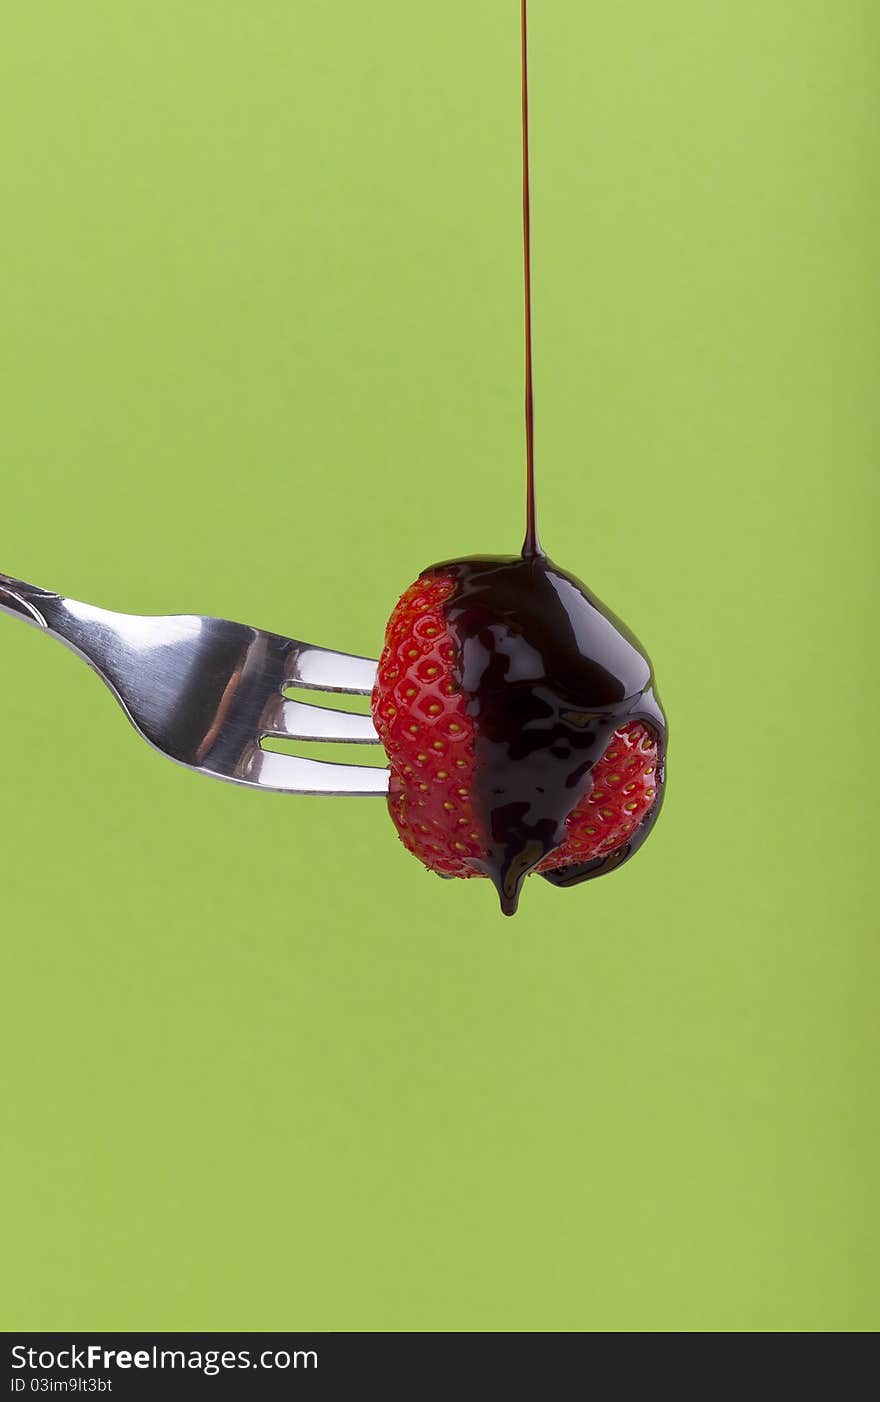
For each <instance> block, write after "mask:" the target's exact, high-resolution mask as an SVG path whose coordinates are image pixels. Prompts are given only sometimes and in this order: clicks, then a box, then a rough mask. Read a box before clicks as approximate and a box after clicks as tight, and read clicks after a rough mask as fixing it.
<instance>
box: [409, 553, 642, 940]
mask: <svg viewBox="0 0 880 1402" xmlns="http://www.w3.org/2000/svg"><path fill="white" fill-rule="evenodd" d="M428 573H437V574H443V575H451V576H452V577H453V578H454V579H455V581H456V590H455V593H454V595H452V597H451V598H450V599H449V600H448V602H447V603H446V605H445V609H446V615H447V618H448V619H449V622H450V625H451V627H452V629H453V631H454V633H455V635H456V637H457V638H458V640H459V644H460V658H459V664H458V666H459V669H460V676H459V677H458V681H459V684H460V686H461V689H462V691H463V693H464V694H465V696H466V697H467V698H468V711H469V714H470V715H471V716H472V717H473V720H474V735H475V751H476V753H475V759H476V765H475V770H476V772H475V781H474V782H475V786H476V793H475V800H476V804H477V806H478V809H479V811H480V814H481V818H482V821H483V827H484V831H485V833H486V836H487V844H488V846H487V853H486V857H485V860H484V861H483V862H482V863H481V866H482V870H483V871H484V872H485V874H486V875H487V876H489V877H491V879H492V880H493V881H494V883H495V886H496V888H497V890H498V894H499V897H500V900H501V908H502V910H503V911H504V913H505V915H513V913H514V912H515V910H516V907H517V902H518V900H519V892H520V889H521V887H522V883H523V881H524V880H525V877H526V876H527V875H528V874H529V872H530V871H533V870H534V868H535V867H536V866H537V865H538V863H539V862H540V861H541V860H542V859H543V858H544V857H545V856H546V855H547V854H548V853H549V852H552V851H553V849H554V848H555V847H558V846H559V845H560V843H561V842H563V841H564V839H565V820H566V818H567V817H568V815H569V813H570V812H571V811H572V809H573V808H574V807H575V805H576V804H577V803H578V801H579V800H580V799H581V798H582V797H583V795H584V794H585V793H587V792H588V791H589V788H590V785H591V778H590V773H591V770H592V768H593V766H594V765H595V764H596V762H597V760H599V759H600V758H601V757H602V755H603V754H604V752H605V750H606V748H607V746H608V744H609V742H610V740H611V736H612V735H613V733H614V731H615V730H616V729H617V728H618V726H620V725H623V724H624V723H625V722H627V721H641V722H642V723H643V724H645V725H648V726H649V727H650V728H651V729H652V730H653V731H654V732H655V733H656V734H657V736H658V739H659V741H660V763H659V766H658V788H657V798H656V800H655V802H654V805H653V808H652V810H651V812H650V813H649V814H648V816H647V817H646V818H645V820H644V821H643V823H642V824H641V826H640V827H639V828H638V829H637V831H636V833H635V834H634V835H633V837H632V838H631V839H630V841H629V842H628V843H626V844H625V845H624V846H623V847H622V848H619V849H618V850H617V851H615V852H613V853H611V854H610V855H608V856H607V857H599V858H596V859H594V860H593V861H590V862H584V863H581V864H579V865H577V866H570V867H565V868H562V869H561V870H559V871H554V872H550V873H548V874H547V879H548V880H549V881H552V882H553V884H554V885H557V886H570V885H575V884H577V883H578V882H580V881H586V880H588V879H589V878H590V877H593V876H599V875H601V874H603V873H604V872H606V871H611V870H613V869H614V868H615V867H617V866H619V865H620V864H621V862H623V861H625V860H626V859H627V858H628V857H629V856H631V855H632V853H633V852H634V851H635V850H636V848H637V847H638V846H639V845H640V844H641V842H643V841H644V839H645V837H646V836H647V833H648V831H649V829H650V826H651V824H652V823H653V821H654V819H655V818H656V815H657V811H658V809H659V807H660V801H661V798H662V785H663V757H664V754H665V735H666V723H665V719H664V716H663V712H662V710H661V709H660V705H659V703H658V701H657V699H656V697H655V695H654V689H653V674H652V669H651V664H650V662H649V661H648V658H647V657H646V656H645V653H644V651H643V649H642V647H641V645H640V643H639V642H638V640H637V639H636V638H635V637H634V636H633V635H632V633H630V631H629V629H628V628H627V627H626V626H625V624H623V623H622V622H621V621H620V619H618V618H615V616H614V614H612V613H611V612H610V611H609V610H608V609H606V608H605V607H604V605H603V604H602V603H600V601H599V600H598V599H597V598H596V597H595V596H594V595H593V594H591V593H590V591H589V590H588V589H587V588H586V586H585V585H583V584H582V583H581V582H580V580H578V579H575V578H574V576H573V575H570V574H568V573H567V572H566V571H565V570H561V569H559V568H558V567H557V566H556V565H554V564H553V563H552V561H550V560H548V559H547V558H546V556H543V555H541V556H534V555H527V556H523V557H520V556H490V557H486V558H473V559H466V560H453V561H450V562H448V563H445V564H441V565H435V566H433V567H432V569H431V570H430V571H428Z"/></svg>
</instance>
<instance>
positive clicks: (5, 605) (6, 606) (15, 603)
mask: <svg viewBox="0 0 880 1402" xmlns="http://www.w3.org/2000/svg"><path fill="white" fill-rule="evenodd" d="M60 602H61V595H60V594H53V593H52V591H51V589H40V588H39V587H38V586H37V585H36V584H25V582H24V580H23V579H15V578H14V577H13V576H12V575H9V574H2V573H0V612H2V613H8V614H9V615H10V617H12V618H23V619H24V620H25V622H26V623H31V624H33V626H34V627H35V628H41V629H44V630H45V631H47V632H49V631H51V626H52V625H51V623H50V621H49V618H48V617H47V613H48V609H47V605H51V604H52V603H60Z"/></svg>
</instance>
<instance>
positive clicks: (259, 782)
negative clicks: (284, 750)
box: [221, 746, 388, 794]
mask: <svg viewBox="0 0 880 1402" xmlns="http://www.w3.org/2000/svg"><path fill="white" fill-rule="evenodd" d="M221 777H224V778H226V777H228V778H231V779H232V780H233V781H234V782H236V781H237V782H238V783H240V784H247V785H248V787H249V788H253V789H275V790H276V791H277V792H280V793H301V794H385V793H387V792H388V770H387V769H379V768H377V767H374V766H372V765H367V764H333V763H331V762H330V761H328V760H321V759H303V758H302V757H301V756H300V755H282V754H276V753H274V752H273V751H270V750H261V749H259V748H258V747H257V746H254V748H253V749H252V750H251V751H250V753H249V754H248V755H246V756H245V757H244V758H243V759H242V760H241V762H240V763H239V765H238V766H237V767H236V770H235V772H234V773H233V774H231V775H228V776H227V775H222V776H221Z"/></svg>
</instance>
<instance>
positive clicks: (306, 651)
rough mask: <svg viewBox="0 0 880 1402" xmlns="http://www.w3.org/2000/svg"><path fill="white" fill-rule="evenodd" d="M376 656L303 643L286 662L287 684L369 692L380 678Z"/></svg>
mask: <svg viewBox="0 0 880 1402" xmlns="http://www.w3.org/2000/svg"><path fill="white" fill-rule="evenodd" d="M377 665H378V664H377V662H376V659H375V658H373V657H357V656H355V655H354V654H352V653H349V652H332V651H330V649H329V648H325V647H313V646H312V644H311V643H300V644H299V645H298V646H297V647H296V649H295V651H294V652H292V653H291V655H290V657H289V659H288V661H287V666H286V675H285V684H286V685H288V686H303V687H314V688H316V690H319V691H344V692H348V693H349V694H350V695H353V696H369V694H370V692H371V691H372V690H373V686H374V684H375V681H376V667H377Z"/></svg>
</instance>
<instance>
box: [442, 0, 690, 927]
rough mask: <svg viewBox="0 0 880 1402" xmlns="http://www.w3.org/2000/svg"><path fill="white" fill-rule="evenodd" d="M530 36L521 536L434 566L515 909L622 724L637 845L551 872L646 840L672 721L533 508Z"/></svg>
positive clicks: (582, 871)
mask: <svg viewBox="0 0 880 1402" xmlns="http://www.w3.org/2000/svg"><path fill="white" fill-rule="evenodd" d="M520 17H521V37H522V182H523V278H524V287H525V426H526V536H525V541H524V543H523V548H522V554H521V555H520V556H507V555H505V556H488V557H485V558H479V557H474V558H471V559H466V560H452V561H448V562H447V563H445V564H441V565H434V566H432V567H431V568H430V569H429V570H426V571H424V574H425V575H430V574H434V573H436V574H442V575H444V576H451V577H452V578H453V579H454V580H455V582H456V588H455V592H454V593H453V594H452V595H451V596H450V597H449V598H448V599H447V600H446V603H445V605H444V612H445V615H446V618H447V620H448V622H449V624H450V628H451V630H452V632H453V634H454V635H455V637H456V638H457V640H458V642H459V655H458V658H457V661H456V662H455V664H454V665H455V668H456V672H457V675H456V682H457V684H458V686H459V688H460V690H461V691H462V693H463V694H464V696H465V697H466V698H467V706H468V713H469V714H470V716H471V717H472V719H473V722H474V749H475V766H474V771H475V772H474V780H473V783H474V807H475V809H476V811H477V812H478V814H479V816H480V819H481V822H482V827H483V832H484V834H485V840H486V852H485V856H484V857H483V858H481V859H480V861H479V863H477V865H478V866H479V868H480V870H482V871H483V873H484V874H485V875H486V876H489V877H491V879H492V880H493V881H494V883H495V886H496V888H497V890H498V895H499V897H500V900H501V909H502V910H503V911H504V913H505V915H513V914H514V912H515V911H516V907H517V903H518V900H519V893H520V890H521V888H522V883H523V881H524V880H525V878H526V876H527V875H528V874H529V872H530V871H534V869H535V867H536V866H538V864H539V863H540V862H541V861H542V860H543V858H544V857H545V856H547V855H548V853H550V852H552V851H553V850H554V848H556V847H558V846H559V845H560V844H561V843H562V842H564V840H565V836H566V831H565V820H566V818H567V817H568V815H569V814H570V813H571V811H572V809H573V808H574V807H575V806H576V805H577V804H578V803H579V801H580V800H581V799H582V798H583V797H584V795H585V794H586V793H587V792H588V791H589V789H590V787H591V783H592V779H591V772H592V769H593V766H594V765H595V764H596V762H597V761H598V760H599V759H601V757H602V755H603V754H604V753H605V750H606V749H607V748H608V745H609V743H610V741H611V737H612V735H613V734H614V732H615V730H617V728H618V727H619V726H621V725H624V724H625V723H626V722H628V721H641V722H642V723H643V724H644V725H646V726H648V727H649V728H650V729H651V730H652V731H654V733H655V734H656V736H657V739H658V764H657V793H656V797H655V799H654V803H653V806H652V808H651V810H650V812H649V813H648V814H647V816H646V817H645V818H644V819H643V820H642V822H641V824H640V825H639V827H638V828H637V829H636V831H635V832H634V833H633V835H632V837H631V838H630V839H629V841H627V842H625V843H623V844H622V845H621V846H620V847H618V848H617V849H616V850H615V851H614V852H611V853H608V854H607V855H606V856H602V857H595V858H593V859H592V860H590V861H586V862H579V863H576V864H573V865H571V866H567V867H563V868H560V869H558V870H555V871H550V872H546V873H542V875H545V876H546V879H547V880H548V881H550V882H552V883H553V885H555V886H575V885H577V884H578V883H579V882H581V881H588V880H589V879H590V878H591V877H594V876H602V875H604V874H605V873H606V872H609V871H613V870H614V869H615V868H616V867H619V866H620V865H621V864H622V863H623V862H625V861H627V860H628V858H629V857H631V856H632V854H633V853H634V852H635V851H636V850H637V849H638V848H639V847H640V846H641V844H642V842H644V840H645V838H646V837H647V835H648V833H649V832H650V830H651V827H652V826H653V824H654V822H655V820H656V818H657V814H658V812H659V810H660V804H661V801H662V798H663V782H664V768H665V754H666V721H665V718H664V715H663V712H662V710H661V708H660V704H659V702H658V700H657V697H656V696H655V694H654V679H653V672H652V669H651V664H650V662H649V661H648V658H647V656H646V655H645V652H644V650H643V649H642V647H641V644H640V643H639V642H638V640H637V639H636V638H635V637H634V636H633V634H632V633H631V632H630V631H629V629H628V628H627V627H626V625H625V624H623V623H621V621H620V619H619V618H615V616H614V614H613V613H611V612H610V610H608V609H606V608H605V606H604V605H603V604H602V603H600V601H599V600H598V599H597V598H596V597H595V596H594V595H593V594H591V593H590V591H589V589H587V588H586V586H585V585H584V584H582V583H581V582H580V580H578V579H575V577H574V576H573V575H570V574H568V573H567V572H566V571H565V570H561V569H559V567H558V566H557V565H554V564H553V562H552V561H551V560H548V558H547V556H546V555H545V554H544V552H543V550H542V549H541V544H540V541H539V540H538V530H537V514H536V510H535V451H534V436H535V426H534V395H533V388H532V307H531V218H530V210H529V122H528V43H527V18H526V0H520Z"/></svg>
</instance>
